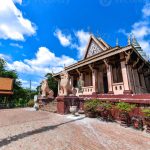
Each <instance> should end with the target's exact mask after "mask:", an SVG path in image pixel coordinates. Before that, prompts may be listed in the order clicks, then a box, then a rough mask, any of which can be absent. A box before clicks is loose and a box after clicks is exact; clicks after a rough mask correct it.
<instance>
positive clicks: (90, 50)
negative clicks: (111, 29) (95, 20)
mask: <svg viewBox="0 0 150 150" xmlns="http://www.w3.org/2000/svg"><path fill="white" fill-rule="evenodd" d="M109 48H110V46H109V45H108V44H107V43H106V42H104V41H103V40H102V39H97V38H95V37H94V36H90V39H89V43H88V45H87V47H86V53H85V56H84V59H86V58H88V57H91V56H93V55H95V54H98V53H101V52H102V51H105V50H107V49H109Z"/></svg>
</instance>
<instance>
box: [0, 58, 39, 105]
mask: <svg viewBox="0 0 150 150" xmlns="http://www.w3.org/2000/svg"><path fill="white" fill-rule="evenodd" d="M5 65H6V62H5V61H4V60H3V59H2V58H0V77H7V78H12V79H14V83H13V92H14V94H13V95H12V96H11V97H10V98H9V101H5V99H6V98H5V96H1V97H0V102H1V103H6V106H7V104H8V103H10V102H11V105H12V106H13V107H16V106H17V107H20V106H26V104H27V103H28V101H29V100H30V98H32V99H33V97H34V94H36V91H31V93H30V90H29V89H25V88H23V87H22V84H21V82H20V81H19V77H18V74H17V72H16V71H15V70H6V69H5ZM30 96H31V97H30Z"/></svg>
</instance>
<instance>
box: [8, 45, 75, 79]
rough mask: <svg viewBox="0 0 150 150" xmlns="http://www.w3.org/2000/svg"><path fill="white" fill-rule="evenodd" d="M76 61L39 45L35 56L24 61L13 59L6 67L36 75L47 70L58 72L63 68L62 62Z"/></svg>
mask: <svg viewBox="0 0 150 150" xmlns="http://www.w3.org/2000/svg"><path fill="white" fill-rule="evenodd" d="M75 62H76V61H75V60H74V59H73V58H71V57H68V56H65V55H62V56H61V57H57V56H55V54H54V53H52V52H51V51H50V50H49V49H48V48H46V47H40V48H39V50H38V51H37V53H36V56H35V58H33V59H31V60H29V59H25V60H24V61H14V62H13V63H8V68H9V69H12V70H16V71H17V72H19V73H25V74H32V75H37V76H40V77H42V76H44V75H45V74H47V73H49V72H52V71H53V72H55V73H56V72H59V71H61V70H62V69H63V67H64V64H65V65H66V66H67V65H70V64H73V63H75Z"/></svg>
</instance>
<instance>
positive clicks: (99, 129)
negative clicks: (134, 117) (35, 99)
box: [0, 108, 150, 150]
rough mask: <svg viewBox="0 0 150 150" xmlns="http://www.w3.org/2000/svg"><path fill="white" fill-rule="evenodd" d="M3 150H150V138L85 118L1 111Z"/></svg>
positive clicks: (0, 126)
mask: <svg viewBox="0 0 150 150" xmlns="http://www.w3.org/2000/svg"><path fill="white" fill-rule="evenodd" d="M0 149H2V150H3V149H5V150H150V135H148V134H146V133H144V132H140V131H136V130H133V129H131V128H124V127H121V126H120V125H119V124H116V123H105V122H102V121H100V120H98V119H89V118H85V117H84V116H81V117H76V118H74V117H72V116H71V115H66V116H61V115H58V114H53V113H48V112H41V111H39V112H34V111H32V110H31V109H29V108H25V109H13V110H0Z"/></svg>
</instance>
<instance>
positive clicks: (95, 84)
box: [92, 69, 98, 93]
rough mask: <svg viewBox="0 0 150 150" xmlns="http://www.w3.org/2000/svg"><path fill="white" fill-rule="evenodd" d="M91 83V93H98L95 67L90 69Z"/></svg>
mask: <svg viewBox="0 0 150 150" xmlns="http://www.w3.org/2000/svg"><path fill="white" fill-rule="evenodd" d="M92 85H93V93H98V87H97V70H96V69H93V71H92Z"/></svg>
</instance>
